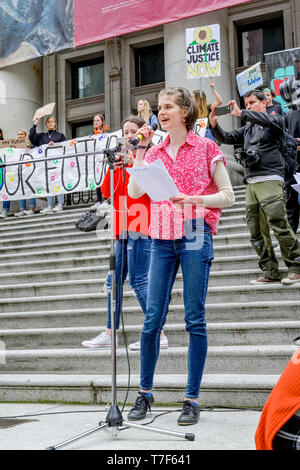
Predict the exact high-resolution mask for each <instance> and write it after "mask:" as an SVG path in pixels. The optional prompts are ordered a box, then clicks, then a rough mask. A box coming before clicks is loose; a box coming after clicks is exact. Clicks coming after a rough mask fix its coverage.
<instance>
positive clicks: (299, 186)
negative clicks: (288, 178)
mask: <svg viewBox="0 0 300 470" xmlns="http://www.w3.org/2000/svg"><path fill="white" fill-rule="evenodd" d="M294 177H295V180H296V181H297V184H291V187H292V188H294V190H295V191H297V193H300V173H296V174H295V175H294Z"/></svg>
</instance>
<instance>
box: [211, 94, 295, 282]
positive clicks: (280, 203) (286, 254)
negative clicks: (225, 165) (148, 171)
mask: <svg viewBox="0 0 300 470" xmlns="http://www.w3.org/2000/svg"><path fill="white" fill-rule="evenodd" d="M244 100H245V106H246V109H243V110H241V109H240V108H239V107H238V105H237V104H236V102H235V101H234V100H231V101H230V102H229V103H228V105H229V106H230V107H231V109H232V111H231V112H230V113H229V115H230V116H237V117H240V118H241V119H242V120H244V121H246V125H245V126H242V127H240V128H239V129H237V130H234V131H232V132H226V131H224V130H223V129H222V128H221V127H220V126H219V124H218V121H217V117H216V115H215V110H214V109H213V110H212V112H211V113H210V115H209V119H210V123H211V126H212V134H213V136H214V137H215V138H216V139H218V140H220V141H221V142H222V143H224V144H227V145H235V144H241V145H243V146H244V152H242V155H241V156H242V163H243V166H244V178H245V182H246V183H247V186H246V221H247V225H248V228H249V231H250V237H251V238H250V241H251V244H252V246H253V248H254V249H255V251H256V253H257V254H258V256H259V258H260V259H259V267H260V269H261V270H262V272H263V275H262V276H261V277H259V278H258V279H256V280H252V281H250V284H260V285H262V284H270V283H274V282H280V281H281V283H282V284H294V283H296V282H300V263H299V262H298V261H297V258H299V256H300V245H299V242H298V240H297V238H296V236H295V234H294V232H293V230H292V228H291V226H290V225H289V223H288V220H287V215H286V208H285V198H284V175H285V172H284V170H285V161H284V156H283V155H282V154H281V152H280V141H279V139H280V138H281V137H283V135H284V130H285V125H284V118H283V116H280V115H279V114H275V115H273V114H268V113H267V111H266V106H267V100H266V96H265V94H264V93H263V92H261V91H258V90H250V91H248V92H247V93H246V94H245V95H244ZM270 229H272V231H273V233H274V235H275V237H276V239H277V241H278V243H279V246H280V250H281V253H282V258H283V261H284V263H285V264H286V266H287V268H288V275H287V276H286V277H285V278H283V279H280V274H279V270H278V261H277V258H276V256H275V252H274V249H273V245H272V240H271V235H270Z"/></svg>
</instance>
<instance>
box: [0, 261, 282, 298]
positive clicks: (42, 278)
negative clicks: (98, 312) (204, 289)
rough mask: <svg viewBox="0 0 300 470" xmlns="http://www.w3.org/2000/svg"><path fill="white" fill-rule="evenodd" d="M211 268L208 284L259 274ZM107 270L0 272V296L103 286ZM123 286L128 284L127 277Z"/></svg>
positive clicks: (243, 281) (179, 279)
mask: <svg viewBox="0 0 300 470" xmlns="http://www.w3.org/2000/svg"><path fill="white" fill-rule="evenodd" d="M213 268H214V266H213ZM213 268H212V270H211V272H210V276H209V286H219V285H224V286H229V285H237V284H241V285H242V284H245V285H246V284H249V282H250V281H251V280H252V279H256V278H258V277H259V276H260V275H261V271H260V269H259V268H253V269H240V270H229V271H214V270H213ZM108 270H109V266H108V265H107V264H103V265H99V266H87V267H79V268H68V269H52V270H51V269H49V270H41V271H25V272H17V273H4V274H0V296H1V289H2V292H5V290H6V289H7V288H9V286H10V285H12V286H13V287H14V288H18V287H20V288H21V285H24V288H23V290H24V289H26V286H28V287H29V288H30V289H31V288H32V284H36V283H38V284H41V283H50V282H60V281H75V280H76V281H79V280H82V279H86V280H92V279H99V281H100V284H101V286H103V283H104V282H105V279H106V276H107V273H108ZM280 272H281V273H282V276H283V275H284V274H285V273H287V268H281V269H280ZM179 284H180V285H181V284H182V274H181V272H180V271H179V272H178V274H177V277H176V281H175V287H176V286H178V285H179ZM4 286H7V287H4ZM125 286H128V277H127V280H126V283H125ZM101 288H102V287H101ZM125 288H126V287H125Z"/></svg>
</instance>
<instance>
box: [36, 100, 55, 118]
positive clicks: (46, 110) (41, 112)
mask: <svg viewBox="0 0 300 470" xmlns="http://www.w3.org/2000/svg"><path fill="white" fill-rule="evenodd" d="M54 106H55V103H48V104H45V106H42V107H41V108H39V109H37V110H36V112H35V114H34V116H33V120H34V119H40V118H41V117H43V116H47V114H52V111H53V109H54Z"/></svg>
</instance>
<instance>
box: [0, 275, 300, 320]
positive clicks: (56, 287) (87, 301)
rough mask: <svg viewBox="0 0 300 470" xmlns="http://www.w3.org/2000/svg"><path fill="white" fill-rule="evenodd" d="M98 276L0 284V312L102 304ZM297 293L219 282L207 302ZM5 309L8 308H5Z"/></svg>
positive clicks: (129, 300)
mask: <svg viewBox="0 0 300 470" xmlns="http://www.w3.org/2000/svg"><path fill="white" fill-rule="evenodd" d="M102 285H103V281H102V284H101V280H100V279H86V280H75V281H64V282H57V283H54V282H49V283H47V282H45V283H36V284H31V285H27V284H25V285H17V286H3V287H0V293H1V297H0V311H2V312H7V311H11V310H10V308H13V306H14V304H15V305H18V308H19V306H22V305H23V306H25V305H26V304H27V305H32V307H33V306H34V307H35V308H34V309H38V308H43V309H45V308H46V306H49V305H51V304H52V305H53V307H52V308H59V309H63V308H67V307H68V304H69V303H70V304H69V305H72V306H73V307H74V308H76V306H77V308H84V307H85V306H86V307H90V308H95V307H97V306H99V307H104V306H105V305H106V302H107V295H106V294H104V293H103V292H102ZM299 293H300V283H296V284H293V285H283V284H280V283H274V284H272V285H269V284H268V285H254V286H253V285H244V284H243V285H229V286H225V285H219V286H213V287H209V288H208V292H207V303H212V302H232V301H233V300H236V301H237V302H251V300H252V299H253V297H255V299H256V300H261V301H268V300H272V299H273V298H274V295H278V296H279V297H280V299H281V300H297V299H298V298H299ZM124 302H126V304H125V305H126V306H134V305H137V299H136V297H135V296H134V294H133V292H132V291H131V290H124ZM172 303H175V304H181V303H183V291H182V288H181V287H179V288H174V289H173V291H172ZM7 309H8V310H7Z"/></svg>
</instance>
